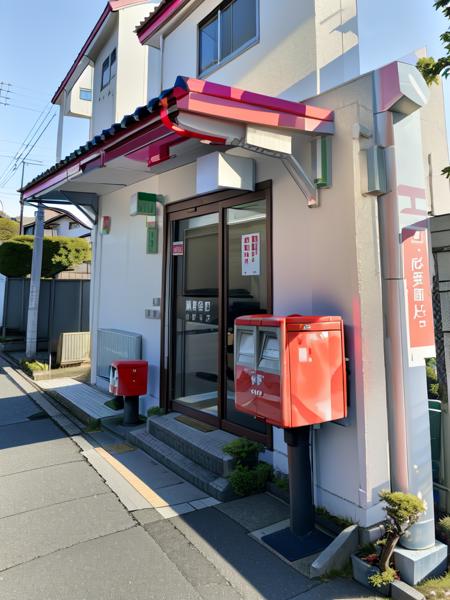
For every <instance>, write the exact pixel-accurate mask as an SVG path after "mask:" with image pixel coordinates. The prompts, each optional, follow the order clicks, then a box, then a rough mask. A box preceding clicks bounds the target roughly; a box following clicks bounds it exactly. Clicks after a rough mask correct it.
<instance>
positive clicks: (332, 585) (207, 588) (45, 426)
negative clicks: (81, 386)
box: [0, 361, 373, 600]
mask: <svg viewBox="0 0 450 600" xmlns="http://www.w3.org/2000/svg"><path fill="white" fill-rule="evenodd" d="M5 366H6V364H5V363H4V362H2V361H0V540H1V544H0V599H1V600H152V599H155V600H200V599H205V600H206V599H208V600H215V599H218V600H222V599H223V600H239V599H240V598H242V599H245V600H247V599H249V600H250V599H252V600H253V599H255V600H258V599H266V600H321V599H323V600H325V599H326V600H331V599H336V600H337V599H342V600H345V599H347V600H353V599H356V598H373V596H372V595H370V594H367V593H365V591H364V590H363V588H360V587H359V586H357V585H356V584H354V583H353V582H352V581H350V580H334V581H330V582H327V583H322V582H320V581H311V580H309V579H307V578H306V577H303V576H302V575H301V574H300V573H298V572H297V571H294V569H292V568H291V567H290V566H288V565H287V564H285V563H284V562H282V561H281V560H279V559H278V558H277V557H276V556H274V555H273V554H272V553H270V552H268V551H267V550H266V549H264V548H263V547H262V546H261V545H260V544H258V543H257V542H256V541H255V540H253V539H252V538H250V536H249V535H248V527H247V528H246V526H245V523H246V521H245V511H247V512H248V511H249V507H248V504H245V503H244V504H242V505H239V504H237V505H235V506H234V507H233V506H231V504H230V506H229V507H228V505H221V506H220V507H219V506H217V507H210V508H205V509H203V510H198V511H195V512H191V513H190V514H187V515H182V516H177V517H175V518H170V519H169V518H166V519H165V518H163V516H161V514H159V513H158V512H157V511H156V510H155V509H154V508H152V507H147V508H140V509H137V510H129V508H128V509H127V508H126V506H125V504H124V501H123V499H122V498H121V493H120V489H122V488H121V487H120V486H118V485H112V486H111V485H108V484H107V483H106V481H105V479H106V477H105V478H104V477H102V476H100V474H99V472H98V470H96V469H94V467H93V466H92V465H91V464H90V462H88V460H87V459H86V455H87V454H88V453H89V452H93V450H89V442H88V441H87V440H88V439H89V438H88V436H80V435H78V436H77V437H78V438H79V439H80V440H83V441H82V443H81V442H80V441H79V442H78V443H75V441H74V439H75V438H72V437H70V436H69V435H67V433H66V432H65V431H63V429H61V428H60V427H59V425H58V424H57V423H58V417H57V415H58V411H57V409H52V410H50V413H52V417H53V418H50V417H49V416H48V415H47V414H46V412H44V411H43V410H42V408H41V406H42V403H41V406H39V405H38V404H36V403H35V402H34V401H33V400H32V399H31V397H30V396H29V395H27V394H26V393H25V392H24V391H23V389H27V388H26V386H25V387H24V388H21V387H19V385H18V384H17V381H19V380H20V376H18V377H19V379H17V377H14V379H12V378H11V377H10V374H11V369H10V368H9V367H7V368H6V371H5ZM49 406H50V405H49ZM54 419H56V422H55V420H54ZM61 419H62V418H60V419H59V421H60V422H62V420H61ZM64 419H65V420H66V421H67V422H69V421H68V420H67V419H66V417H64ZM75 430H76V427H75ZM80 444H81V447H80ZM83 447H84V449H85V450H86V449H87V452H85V453H84V454H83V452H82V450H83ZM117 477H119V478H120V476H119V475H118V476H117ZM110 479H111V481H114V478H113V476H112V475H111V477H110ZM125 484H126V482H125V481H124V482H123V485H125ZM127 485H128V484H127ZM112 488H113V489H114V491H113V489H112ZM123 489H124V490H125V492H126V487H123ZM118 490H119V492H118ZM125 492H124V494H125ZM124 497H126V498H131V500H130V502H131V501H133V502H134V501H135V500H133V497H131V495H130V494H128V496H126V494H125V496H124ZM238 502H239V501H238ZM261 502H262V503H264V498H262V501H260V503H261ZM143 506H145V505H143ZM262 509H263V504H261V510H262ZM250 513H251V511H250ZM250 516H252V519H253V520H254V515H250ZM241 521H242V522H241ZM252 522H253V521H252Z"/></svg>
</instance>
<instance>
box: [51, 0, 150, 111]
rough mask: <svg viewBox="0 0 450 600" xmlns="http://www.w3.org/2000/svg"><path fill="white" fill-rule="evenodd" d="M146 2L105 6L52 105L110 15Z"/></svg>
mask: <svg viewBox="0 0 450 600" xmlns="http://www.w3.org/2000/svg"><path fill="white" fill-rule="evenodd" d="M146 2H148V0H109V2H108V3H107V4H106V6H105V9H104V11H103V12H102V14H101V15H100V18H99V20H98V21H97V23H96V24H95V25H94V28H93V30H92V31H91V33H90V34H89V36H88V38H87V40H86V41H85V43H84V44H83V47H82V48H81V50H80V52H79V53H78V55H77V57H76V59H75V61H74V63H73V65H72V66H71V67H70V69H69V71H68V73H67V75H66V76H65V77H64V79H63V80H62V82H61V84H60V86H59V87H58V89H57V90H56V92H55V93H54V95H53V98H52V100H51V102H52V104H56V102H57V100H58V98H59V96H60V95H61V93H62V91H63V90H64V88H65V87H66V85H67V83H68V82H69V80H70V78H71V77H72V75H73V74H74V72H75V69H76V68H77V67H78V65H79V64H80V62H81V61H82V59H83V57H84V56H85V54H86V52H87V50H88V48H89V46H90V45H91V44H92V42H93V41H94V39H95V37H96V35H97V34H98V32H99V31H100V29H101V28H102V27H103V25H104V23H105V21H106V19H107V18H108V16H109V14H110V13H112V12H116V11H118V10H120V9H122V8H126V7H127V6H132V5H133V4H146Z"/></svg>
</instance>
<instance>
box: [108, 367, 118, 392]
mask: <svg viewBox="0 0 450 600" xmlns="http://www.w3.org/2000/svg"><path fill="white" fill-rule="evenodd" d="M118 384H119V378H118V373H117V369H116V367H113V366H110V367H109V386H110V388H111V387H115V388H117V386H118Z"/></svg>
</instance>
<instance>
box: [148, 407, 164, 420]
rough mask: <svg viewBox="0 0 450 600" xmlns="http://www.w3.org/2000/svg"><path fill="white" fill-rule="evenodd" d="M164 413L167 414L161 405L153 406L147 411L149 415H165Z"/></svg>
mask: <svg viewBox="0 0 450 600" xmlns="http://www.w3.org/2000/svg"><path fill="white" fill-rule="evenodd" d="M164 414H165V411H164V409H163V408H161V407H160V406H152V407H151V408H149V409H148V411H147V417H160V416H161V415H164Z"/></svg>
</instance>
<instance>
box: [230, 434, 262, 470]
mask: <svg viewBox="0 0 450 600" xmlns="http://www.w3.org/2000/svg"><path fill="white" fill-rule="evenodd" d="M263 450H264V446H263V445H262V444H259V443H258V442H252V441H250V440H248V439H246V438H239V439H237V440H234V441H232V442H230V443H229V444H226V445H225V446H224V447H223V451H224V452H225V454H229V455H230V456H233V457H234V458H235V459H236V463H237V464H238V465H243V466H248V467H252V466H255V465H256V463H257V462H258V454H259V453H260V452H262V451H263Z"/></svg>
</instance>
